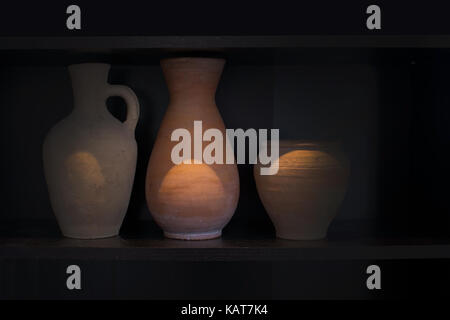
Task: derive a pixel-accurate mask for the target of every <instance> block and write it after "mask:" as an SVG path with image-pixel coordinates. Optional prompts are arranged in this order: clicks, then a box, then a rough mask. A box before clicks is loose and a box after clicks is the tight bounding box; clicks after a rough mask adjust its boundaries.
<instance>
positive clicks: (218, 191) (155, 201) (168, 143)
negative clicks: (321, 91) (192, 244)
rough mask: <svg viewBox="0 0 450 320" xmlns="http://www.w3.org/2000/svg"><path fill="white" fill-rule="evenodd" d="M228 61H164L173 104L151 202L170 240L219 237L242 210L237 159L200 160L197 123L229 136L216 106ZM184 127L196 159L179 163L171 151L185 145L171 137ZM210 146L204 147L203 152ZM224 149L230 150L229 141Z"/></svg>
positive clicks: (152, 176)
mask: <svg viewBox="0 0 450 320" xmlns="http://www.w3.org/2000/svg"><path fill="white" fill-rule="evenodd" d="M224 63H225V61H224V60H223V59H213V58H172V59H163V60H161V67H162V70H163V73H164V77H165V79H166V83H167V86H168V89H169V94H170V102H169V106H168V108H167V110H166V113H165V115H164V119H163V121H162V123H161V126H160V128H159V131H158V135H157V139H156V141H155V144H154V147H153V150H152V154H151V156H150V160H149V164H148V169H147V177H146V198H147V203H148V207H149V209H150V212H151V214H152V216H153V218H154V219H155V221H156V223H157V224H158V225H159V226H160V227H161V228H162V229H163V231H164V234H165V236H166V237H168V238H174V239H183V240H202V239H211V238H216V237H219V236H220V235H221V232H222V228H223V227H224V226H225V225H226V224H227V223H228V221H229V220H230V219H231V217H232V215H233V213H234V211H235V209H236V206H237V201H238V197H239V176H238V171H237V167H236V164H235V163H234V161H233V163H232V164H225V163H224V164H218V163H212V164H207V163H205V162H204V161H203V159H194V157H195V150H194V144H195V143H194V121H201V125H202V130H203V132H204V131H205V130H207V129H209V128H216V129H218V130H220V132H221V133H222V134H223V137H224V138H225V137H226V135H225V125H224V123H223V120H222V117H221V116H220V114H219V111H218V110H217V106H216V104H215V92H216V88H217V85H218V82H219V80H220V76H221V73H222V70H223V66H224ZM179 128H182V129H185V130H187V131H188V132H189V133H190V136H191V137H192V139H191V141H192V143H191V146H192V147H191V155H192V156H187V158H186V159H184V161H183V162H182V163H177V164H175V163H174V161H173V159H172V157H171V153H172V150H173V148H174V147H175V145H177V144H178V143H179V141H172V139H171V136H172V133H173V131H174V130H176V129H179ZM206 144H207V143H205V142H203V143H201V146H200V147H201V151H202V152H203V150H204V148H205V146H206ZM223 145H224V148H225V146H226V143H225V142H224V144H223ZM223 154H225V152H224V153H223ZM186 160H187V161H186ZM224 162H225V161H224Z"/></svg>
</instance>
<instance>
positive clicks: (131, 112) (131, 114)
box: [108, 84, 139, 131]
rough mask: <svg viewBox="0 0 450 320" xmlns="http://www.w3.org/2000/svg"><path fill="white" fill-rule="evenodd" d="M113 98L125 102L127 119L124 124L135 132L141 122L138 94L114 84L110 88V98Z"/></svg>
mask: <svg viewBox="0 0 450 320" xmlns="http://www.w3.org/2000/svg"><path fill="white" fill-rule="evenodd" d="M113 96H117V97H121V98H123V100H125V104H126V105H127V119H126V120H125V121H124V122H123V124H124V125H126V126H127V127H128V128H130V130H131V131H134V129H136V125H137V122H138V120H139V100H138V98H137V96H136V94H135V93H134V91H133V90H131V89H130V88H129V87H127V86H123V85H117V84H114V85H109V87H108V97H113Z"/></svg>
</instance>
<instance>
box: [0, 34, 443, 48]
mask: <svg viewBox="0 0 450 320" xmlns="http://www.w3.org/2000/svg"><path fill="white" fill-rule="evenodd" d="M317 47H319V48H324V47H330V48H340V47H342V48H350V47H355V48H383V47H386V48H450V36H446V35H437V36H427V35H424V36H420V35H417V36H393V35H375V36H351V35H349V36H340V35H339V36H338V35H333V36H328V35H324V36H322V35H319V36H316V35H314V36H102V37H97V36H90V37H0V50H86V49H90V50H108V49H197V50H202V49H203V50H205V49H227V48H317Z"/></svg>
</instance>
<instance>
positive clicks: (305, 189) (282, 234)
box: [254, 141, 349, 240]
mask: <svg viewBox="0 0 450 320" xmlns="http://www.w3.org/2000/svg"><path fill="white" fill-rule="evenodd" d="M278 161H279V171H278V173H277V174H276V175H266V176H263V175H260V170H259V168H260V167H261V165H260V164H257V165H255V166H254V176H255V180H256V186H257V189H258V194H259V196H260V198H261V201H262V203H263V205H264V207H265V208H266V210H267V212H268V214H269V216H270V218H271V220H272V222H273V224H274V226H275V229H276V233H277V236H278V237H279V238H284V239H292V240H313V239H321V238H325V237H326V233H327V229H328V226H329V225H330V223H331V221H332V219H333V218H334V217H335V215H336V213H337V210H338V207H339V205H340V204H341V202H342V200H343V198H344V195H345V192H346V189H347V179H348V174H349V165H348V162H347V160H346V159H345V157H343V155H342V153H340V152H339V150H338V149H337V147H336V146H334V145H324V144H318V143H313V142H301V141H280V156H279V160H278Z"/></svg>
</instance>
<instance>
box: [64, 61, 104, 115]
mask: <svg viewBox="0 0 450 320" xmlns="http://www.w3.org/2000/svg"><path fill="white" fill-rule="evenodd" d="M109 69H110V65H108V64H102V63H84V64H76V65H71V66H69V73H70V78H71V80H72V90H73V99H74V112H88V113H96V112H102V111H106V105H105V100H106V89H107V86H108V73H109ZM104 109H105V110H104Z"/></svg>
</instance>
